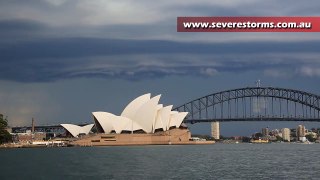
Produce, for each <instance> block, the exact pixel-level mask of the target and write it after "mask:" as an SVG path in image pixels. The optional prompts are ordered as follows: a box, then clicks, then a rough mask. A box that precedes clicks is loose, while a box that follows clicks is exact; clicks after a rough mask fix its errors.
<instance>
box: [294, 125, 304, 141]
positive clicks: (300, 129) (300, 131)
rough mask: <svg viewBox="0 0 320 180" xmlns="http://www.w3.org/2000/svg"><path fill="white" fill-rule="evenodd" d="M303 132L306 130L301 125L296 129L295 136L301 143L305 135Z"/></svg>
mask: <svg viewBox="0 0 320 180" xmlns="http://www.w3.org/2000/svg"><path fill="white" fill-rule="evenodd" d="M305 131H306V128H305V127H304V126H303V125H299V126H298V127H297V131H296V133H297V134H296V135H297V139H298V140H299V141H303V140H304V139H305V135H306V134H305Z"/></svg>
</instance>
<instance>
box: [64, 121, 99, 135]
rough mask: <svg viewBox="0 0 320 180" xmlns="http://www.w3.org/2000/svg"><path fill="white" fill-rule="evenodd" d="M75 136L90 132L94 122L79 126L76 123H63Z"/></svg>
mask: <svg viewBox="0 0 320 180" xmlns="http://www.w3.org/2000/svg"><path fill="white" fill-rule="evenodd" d="M61 126H62V127H64V128H65V129H66V130H67V131H68V132H70V134H71V135H72V136H73V137H78V136H79V134H89V132H90V130H91V129H92V127H93V126H94V124H88V125H85V126H78V125H74V124H61Z"/></svg>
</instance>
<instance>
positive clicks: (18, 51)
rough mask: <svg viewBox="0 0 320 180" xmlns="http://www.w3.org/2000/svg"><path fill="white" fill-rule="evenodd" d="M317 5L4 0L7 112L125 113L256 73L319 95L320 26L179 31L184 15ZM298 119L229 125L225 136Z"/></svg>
mask: <svg viewBox="0 0 320 180" xmlns="http://www.w3.org/2000/svg"><path fill="white" fill-rule="evenodd" d="M319 8H320V2H319V1H317V0H309V1H307V2H306V1H298V0H290V1H289V0H282V1H279V0H269V1H264V0H239V1H235V0H233V1H232V0H225V1H213V0H198V1H191V0H184V1H176V0H164V1H149V0H141V1H133V0H122V1H113V0H108V1H105V0H94V1H93V0H24V1H21V0H10V1H9V0H0V39H1V40H0V59H1V61H0V102H1V103H0V113H3V114H5V115H7V116H8V119H9V124H10V125H11V126H21V125H30V124H31V118H32V117H34V118H35V119H36V123H37V124H58V123H82V122H92V119H91V112H92V111H108V112H112V113H115V114H119V113H121V110H122V109H123V108H124V107H125V106H126V104H127V103H128V102H129V101H130V100H131V99H133V98H135V97H136V96H139V95H141V94H143V93H147V92H151V93H152V94H153V95H157V94H162V98H161V102H162V103H164V104H173V105H174V106H178V105H181V104H183V103H185V102H188V101H190V100H192V99H195V98H198V97H201V96H204V95H207V94H210V93H214V92H218V91H221V90H227V89H231V88H239V87H247V86H254V82H255V81H256V80H257V79H261V82H262V86H274V87H284V88H293V89H300V90H303V91H307V92H312V93H315V94H320V83H319V82H320V56H319V55H320V34H319V33H178V32H176V18H177V17H178V16H319V14H320V12H319ZM295 125H296V123H287V124H283V123H281V124H280V123H276V122H272V123H270V122H265V123H248V122H241V123H225V124H222V134H225V135H237V134H245V133H248V132H249V131H250V132H249V133H251V131H254V130H255V129H257V130H260V128H261V127H263V126H270V127H273V126H274V127H279V128H282V127H283V126H290V127H291V126H292V127H293V126H295ZM312 125H315V126H319V127H320V125H318V124H312ZM310 126H311V125H310ZM239 127H241V128H239ZM191 129H192V130H193V131H194V132H195V133H208V132H209V125H208V124H203V125H195V126H194V127H191ZM249 133H248V134H249Z"/></svg>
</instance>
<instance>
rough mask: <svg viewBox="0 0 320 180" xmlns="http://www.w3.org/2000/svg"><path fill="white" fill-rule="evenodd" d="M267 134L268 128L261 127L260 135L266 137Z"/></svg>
mask: <svg viewBox="0 0 320 180" xmlns="http://www.w3.org/2000/svg"><path fill="white" fill-rule="evenodd" d="M268 135H269V129H268V128H262V136H263V137H266V136H268Z"/></svg>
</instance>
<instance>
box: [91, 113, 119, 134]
mask: <svg viewBox="0 0 320 180" xmlns="http://www.w3.org/2000/svg"><path fill="white" fill-rule="evenodd" d="M92 114H93V116H94V117H95V118H96V120H97V121H98V123H99V125H100V126H101V127H102V129H103V131H104V133H107V134H108V133H110V132H111V131H112V130H114V128H113V124H112V121H113V120H114V119H115V115H114V114H111V113H108V112H93V113H92Z"/></svg>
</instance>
